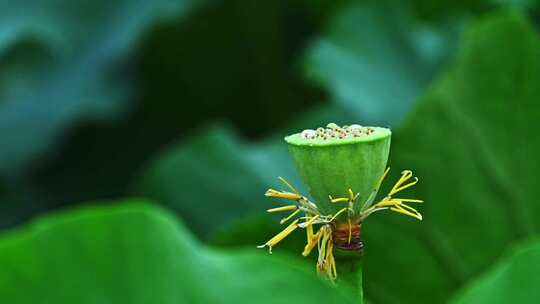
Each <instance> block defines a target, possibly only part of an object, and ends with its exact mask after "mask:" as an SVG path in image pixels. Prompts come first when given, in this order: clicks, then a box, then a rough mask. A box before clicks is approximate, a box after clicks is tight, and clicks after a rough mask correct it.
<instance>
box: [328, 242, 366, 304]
mask: <svg viewBox="0 0 540 304" xmlns="http://www.w3.org/2000/svg"><path fill="white" fill-rule="evenodd" d="M335 258H336V264H337V265H338V267H339V268H338V272H339V276H338V278H337V280H336V284H337V285H338V286H340V287H343V288H350V289H352V290H353V293H354V295H356V296H357V297H358V298H359V299H360V302H358V303H364V289H363V287H362V284H363V283H362V281H363V277H362V264H363V261H362V260H363V252H361V251H360V252H353V251H344V250H336V252H335Z"/></svg>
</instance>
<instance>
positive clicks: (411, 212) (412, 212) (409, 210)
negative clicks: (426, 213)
mask: <svg viewBox="0 0 540 304" xmlns="http://www.w3.org/2000/svg"><path fill="white" fill-rule="evenodd" d="M390 210H392V211H395V212H398V213H402V214H405V215H408V216H412V217H414V218H416V219H418V220H420V221H421V220H422V214H420V212H418V211H416V209H414V208H413V207H411V206H408V205H405V204H399V205H396V206H395V207H391V208H390Z"/></svg>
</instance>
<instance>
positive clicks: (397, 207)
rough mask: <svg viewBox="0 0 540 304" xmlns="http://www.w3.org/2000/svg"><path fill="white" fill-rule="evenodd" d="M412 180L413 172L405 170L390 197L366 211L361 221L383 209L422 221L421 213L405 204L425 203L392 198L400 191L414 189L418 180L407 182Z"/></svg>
mask: <svg viewBox="0 0 540 304" xmlns="http://www.w3.org/2000/svg"><path fill="white" fill-rule="evenodd" d="M387 173H388V169H387V170H386V171H385V173H384V174H383V176H382V178H381V182H382V179H383V178H384V177H385V176H386V174H387ZM411 178H412V171H410V170H405V171H403V172H401V177H400V178H399V180H398V181H397V182H396V184H395V185H394V187H392V190H390V193H388V195H387V196H386V197H385V198H384V199H382V200H381V201H380V202H378V203H376V204H375V205H374V206H373V207H371V208H369V209H367V210H366V211H364V212H363V214H362V217H361V220H363V219H365V218H366V217H367V216H369V215H370V214H371V213H373V212H375V211H378V210H383V209H390V210H392V211H395V212H398V213H401V214H405V215H408V216H412V217H414V218H416V219H418V220H422V215H421V214H420V212H418V211H417V210H416V209H414V208H413V207H411V206H409V205H407V204H405V202H407V203H423V201H422V200H417V199H410V198H393V197H392V195H394V194H396V193H398V192H400V191H402V190H404V189H407V188H409V187H412V186H414V185H415V184H416V183H417V182H418V179H417V178H416V177H415V178H414V180H413V181H411V182H409V183H407V181H408V180H410V179H411Z"/></svg>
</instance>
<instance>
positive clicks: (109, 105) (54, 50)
mask: <svg viewBox="0 0 540 304" xmlns="http://www.w3.org/2000/svg"><path fill="white" fill-rule="evenodd" d="M198 2H201V1H196V0H161V1H151V2H144V3H143V2H140V1H134V0H122V1H102V0H101V1H86V2H84V3H79V2H74V1H66V0H42V1H17V2H6V1H4V2H3V3H1V4H0V67H1V69H0V88H1V90H0V138H2V150H1V151H0V173H2V174H3V175H5V174H8V173H10V174H11V173H20V172H21V171H24V170H25V169H27V168H26V166H27V165H28V164H29V163H30V162H31V161H33V160H35V158H36V157H37V156H42V155H43V153H44V152H45V151H47V149H48V148H49V145H50V144H51V143H52V142H54V141H55V140H57V139H58V137H59V136H60V135H61V134H62V133H63V131H64V129H65V128H66V127H67V126H70V125H72V124H73V122H75V121H80V120H85V119H92V120H104V119H108V118H110V117H111V116H113V115H115V114H117V113H120V110H122V109H125V107H126V104H127V103H126V102H127V97H128V92H129V91H128V90H127V89H128V88H127V84H126V79H125V77H118V76H119V75H115V74H114V73H113V72H114V71H113V69H118V68H119V67H118V65H119V64H120V61H121V60H125V57H126V55H127V54H129V52H130V49H131V48H132V47H133V46H134V45H135V43H136V42H137V38H139V37H140V36H141V33H142V32H143V31H144V30H145V29H146V28H147V27H148V26H149V25H151V24H152V23H153V21H155V19H156V18H158V17H171V16H178V15H182V14H184V13H186V12H187V11H189V10H190V9H192V8H193V7H194V6H195V4H197V3H198Z"/></svg>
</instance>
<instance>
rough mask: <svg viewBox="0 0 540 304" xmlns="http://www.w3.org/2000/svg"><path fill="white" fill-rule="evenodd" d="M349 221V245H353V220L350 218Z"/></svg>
mask: <svg viewBox="0 0 540 304" xmlns="http://www.w3.org/2000/svg"><path fill="white" fill-rule="evenodd" d="M348 220H349V240H348V244H350V243H351V238H352V225H351V219H350V218H348Z"/></svg>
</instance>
